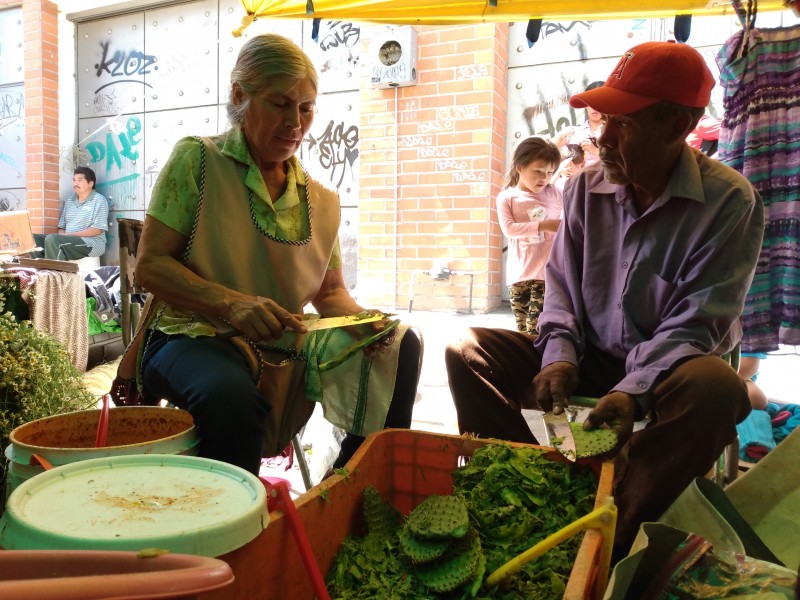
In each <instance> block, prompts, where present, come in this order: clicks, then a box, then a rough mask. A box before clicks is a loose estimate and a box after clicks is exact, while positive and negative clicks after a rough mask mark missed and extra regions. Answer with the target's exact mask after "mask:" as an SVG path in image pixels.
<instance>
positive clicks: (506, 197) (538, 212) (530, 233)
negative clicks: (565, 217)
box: [497, 137, 563, 335]
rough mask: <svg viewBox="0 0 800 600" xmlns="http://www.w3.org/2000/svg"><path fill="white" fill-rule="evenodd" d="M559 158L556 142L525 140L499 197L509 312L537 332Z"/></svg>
mask: <svg viewBox="0 0 800 600" xmlns="http://www.w3.org/2000/svg"><path fill="white" fill-rule="evenodd" d="M560 161H561V153H560V152H559V150H558V148H557V147H556V146H555V144H553V143H552V142H550V141H547V140H545V139H543V138H539V137H529V138H528V139H526V140H523V141H522V142H520V144H519V145H518V146H517V148H516V149H515V150H514V157H513V159H512V161H511V168H510V169H509V171H508V175H507V176H506V185H505V189H503V191H502V192H500V194H499V195H498V196H497V216H498V218H499V220H500V229H502V230H503V234H504V235H505V236H506V237H507V238H508V259H507V262H506V284H507V285H508V292H509V296H510V298H511V311H512V312H513V313H514V317H515V318H516V322H517V329H519V330H520V331H523V332H526V333H530V334H534V335H535V334H538V322H539V314H540V313H541V312H542V306H543V304H544V268H545V265H546V264H547V259H548V257H549V256H550V249H551V248H552V247H553V239H554V237H555V233H556V231H557V230H558V225H559V224H560V223H561V212H562V207H563V203H562V196H561V192H560V191H559V190H557V189H556V188H555V187H554V186H552V185H550V183H549V182H550V179H551V178H552V177H553V173H554V172H555V170H556V167H557V166H558V164H559V162H560Z"/></svg>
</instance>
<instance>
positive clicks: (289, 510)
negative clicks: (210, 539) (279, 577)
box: [262, 477, 331, 600]
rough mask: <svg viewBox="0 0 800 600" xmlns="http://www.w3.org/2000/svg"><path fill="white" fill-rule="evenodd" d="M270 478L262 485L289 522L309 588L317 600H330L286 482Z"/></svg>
mask: <svg viewBox="0 0 800 600" xmlns="http://www.w3.org/2000/svg"><path fill="white" fill-rule="evenodd" d="M276 479H277V478H274V477H271V478H270V481H265V480H264V479H262V481H263V482H264V485H265V486H266V488H267V495H271V494H273V490H274V493H277V495H278V500H279V502H280V508H281V510H283V514H284V515H286V518H287V519H288V520H289V529H290V530H291V532H292V535H293V536H294V541H295V542H296V543H297V549H298V550H299V551H300V558H302V559H303V564H304V565H305V567H306V572H307V573H308V578H309V579H310V580H311V586H312V587H313V588H314V595H315V596H316V597H317V600H330V598H331V597H330V595H329V594H328V588H327V587H325V580H324V579H323V578H322V573H321V572H320V570H319V565H318V564H317V559H316V557H315V556H314V552H313V551H312V550H311V542H309V541H308V535H307V534H306V530H305V529H304V528H303V524H302V523H301V522H300V516H299V515H298V514H297V508H296V507H295V505H294V500H292V496H291V495H290V494H289V486H288V482H287V481H285V480H282V479H278V480H277V481H276Z"/></svg>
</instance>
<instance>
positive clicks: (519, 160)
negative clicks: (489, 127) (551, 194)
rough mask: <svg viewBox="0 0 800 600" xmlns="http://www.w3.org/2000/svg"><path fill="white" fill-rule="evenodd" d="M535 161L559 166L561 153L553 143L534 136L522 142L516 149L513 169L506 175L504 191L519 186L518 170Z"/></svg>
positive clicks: (512, 163)
mask: <svg viewBox="0 0 800 600" xmlns="http://www.w3.org/2000/svg"><path fill="white" fill-rule="evenodd" d="M535 160H543V161H545V162H547V163H549V164H551V165H554V166H558V163H560V162H561V152H560V151H559V149H558V147H556V145H555V144H554V143H553V142H551V141H550V140H546V139H544V138H540V137H535V136H532V137H529V138H526V139H524V140H522V141H521V142H520V143H519V145H518V146H517V147H516V148H515V149H514V156H513V158H512V159H511V167H510V168H509V169H508V173H507V174H506V182H505V186H504V189H508V188H510V187H514V186H515V185H517V184H518V183H519V173H517V169H523V168H525V167H527V166H528V165H529V164H531V163H532V162H533V161H535Z"/></svg>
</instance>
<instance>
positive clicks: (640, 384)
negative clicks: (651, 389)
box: [639, 382, 647, 390]
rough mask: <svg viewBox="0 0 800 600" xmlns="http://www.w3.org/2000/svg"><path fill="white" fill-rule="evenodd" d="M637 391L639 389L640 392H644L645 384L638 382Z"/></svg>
mask: <svg viewBox="0 0 800 600" xmlns="http://www.w3.org/2000/svg"><path fill="white" fill-rule="evenodd" d="M639 389H640V390H645V389H647V384H646V383H642V382H639Z"/></svg>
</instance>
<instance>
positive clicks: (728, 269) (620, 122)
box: [445, 42, 764, 558]
mask: <svg viewBox="0 0 800 600" xmlns="http://www.w3.org/2000/svg"><path fill="white" fill-rule="evenodd" d="M713 87H714V77H713V76H712V74H711V72H710V71H709V69H708V67H707V66H706V63H705V60H704V59H703V57H702V55H701V54H700V53H699V52H697V51H696V50H694V49H693V48H691V47H689V46H686V45H684V44H676V43H668V42H648V43H644V44H640V45H639V46H636V47H634V48H632V49H630V50H629V51H627V52H625V53H624V55H623V56H622V58H621V59H620V61H619V63H618V64H617V66H616V68H615V69H614V70H613V72H612V73H611V75H610V76H609V77H608V80H607V81H606V83H605V85H603V86H602V87H598V88H596V89H594V90H590V91H589V92H582V93H579V94H577V95H575V96H573V97H572V98H571V99H570V104H571V105H572V106H573V107H575V108H583V107H586V106H592V107H594V108H596V109H597V110H599V111H600V112H601V113H602V114H603V117H604V126H603V131H602V134H601V135H600V137H599V138H598V147H599V150H600V164H598V165H592V166H587V167H585V168H584V169H583V170H582V171H581V172H580V173H578V174H577V175H575V176H574V177H573V178H572V181H571V182H570V184H569V185H568V186H567V187H566V193H565V194H564V218H563V220H562V223H561V227H560V228H559V230H558V233H557V234H556V239H555V242H554V245H553V250H552V253H551V255H550V259H549V262H548V264H547V270H546V288H545V289H546V293H545V299H544V309H543V311H542V313H541V316H540V317H539V336H538V337H536V338H535V337H533V336H529V335H526V334H524V333H520V332H517V331H511V330H502V329H483V328H474V329H471V330H470V331H469V335H468V336H467V337H466V338H465V339H463V340H462V341H461V342H460V343H459V344H457V345H451V346H449V347H448V348H447V350H446V354H445V364H446V366H447V372H448V377H449V381H450V389H451V391H452V393H453V398H454V401H455V405H456V409H457V411H458V426H459V429H460V431H461V432H462V433H473V434H477V435H479V436H481V437H495V438H500V439H506V440H511V441H516V442H527V443H536V439H535V437H534V435H533V434H532V433H531V430H530V427H529V426H528V424H527V422H526V421H525V419H524V418H523V416H522V414H521V409H523V408H541V409H542V410H545V411H550V410H553V412H554V413H561V412H563V408H564V406H566V405H568V404H569V400H570V396H571V395H572V394H579V395H582V396H590V397H597V398H599V400H598V403H597V407H596V408H594V409H593V410H592V411H591V412H590V413H589V414H588V417H587V420H586V422H585V424H584V428H585V429H594V428H598V427H609V428H611V429H612V430H614V431H616V432H617V434H618V436H619V443H618V448H619V451H618V453H617V455H616V457H615V460H614V467H615V474H614V491H613V496H614V502H615V503H616V505H617V507H618V509H619V519H618V521H617V531H616V539H615V557H616V558H620V557H621V556H623V555H624V554H625V553H627V551H628V549H629V548H630V545H631V543H632V541H633V539H634V538H635V536H636V534H637V532H638V530H639V525H640V524H641V523H642V522H644V521H654V520H657V519H658V518H659V517H660V516H661V514H662V513H663V512H664V510H666V509H667V508H668V507H669V505H670V504H672V502H673V501H674V500H675V499H676V498H677V497H678V496H679V495H680V493H681V492H682V491H683V490H684V489H685V488H686V486H687V485H689V484H690V483H691V482H692V480H693V479H694V478H695V477H698V476H703V475H705V474H706V473H707V472H708V471H709V469H710V468H711V466H712V465H713V464H714V462H715V460H716V459H717V458H718V457H719V456H720V454H721V453H722V451H723V450H724V448H725V447H726V446H727V445H728V444H730V443H731V442H732V441H733V440H734V439H735V438H736V424H737V423H739V422H740V421H742V420H743V419H744V418H745V417H746V416H747V415H748V413H749V412H750V402H749V401H748V398H747V390H746V388H745V384H744V382H743V381H742V380H741V379H740V378H739V376H738V375H737V373H736V371H735V370H734V369H732V368H731V367H730V365H729V364H727V363H726V362H725V361H724V360H722V358H720V356H721V355H723V354H725V353H726V352H728V351H730V350H732V349H733V348H735V346H736V344H737V343H738V342H739V340H740V339H741V336H742V328H741V325H740V321H739V318H740V316H741V314H742V308H743V305H744V300H745V295H746V293H747V290H748V288H749V286H750V282H751V280H752V278H753V272H754V271H755V266H756V261H757V259H758V255H759V252H760V250H761V240H762V236H763V230H764V206H763V203H762V201H761V198H760V197H759V195H758V194H757V193H756V192H755V191H754V190H753V187H752V186H751V185H750V183H749V182H748V181H747V179H745V178H744V177H742V176H741V175H740V174H739V173H737V172H736V171H734V170H733V169H731V168H730V167H727V166H725V165H723V164H722V163H720V162H718V161H716V160H712V159H710V158H708V157H707V156H706V155H705V154H703V153H701V152H699V151H697V150H693V149H692V148H690V147H689V146H688V145H687V143H686V141H685V139H686V136H687V135H688V133H689V132H690V131H692V130H693V129H694V128H695V126H696V125H697V122H698V120H699V119H700V117H701V115H702V114H703V111H704V108H705V106H706V105H707V104H708V102H709V98H710V95H711V89H712V88H713ZM645 416H649V418H650V421H649V423H648V424H647V426H646V427H644V428H643V429H641V430H639V431H636V432H635V433H634V432H633V424H634V422H635V421H637V420H640V419H642V418H644V417H645Z"/></svg>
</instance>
